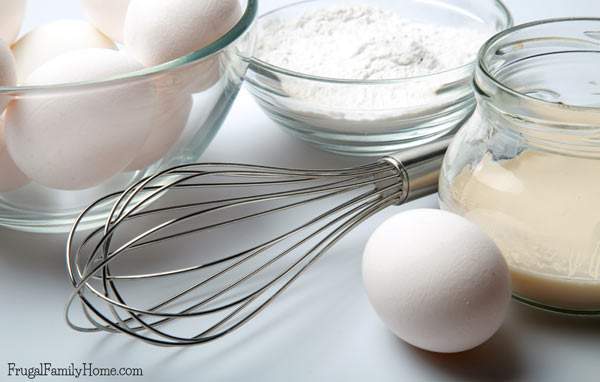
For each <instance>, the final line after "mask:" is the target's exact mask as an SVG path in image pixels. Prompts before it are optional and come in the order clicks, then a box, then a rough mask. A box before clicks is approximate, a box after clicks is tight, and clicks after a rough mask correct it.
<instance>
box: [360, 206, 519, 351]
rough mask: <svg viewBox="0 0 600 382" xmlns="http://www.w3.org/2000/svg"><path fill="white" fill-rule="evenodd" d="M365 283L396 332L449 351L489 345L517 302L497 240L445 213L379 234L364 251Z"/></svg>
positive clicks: (396, 222)
mask: <svg viewBox="0 0 600 382" xmlns="http://www.w3.org/2000/svg"><path fill="white" fill-rule="evenodd" d="M363 280H364V284H365V287H366V290H367V295H368V297H369V300H370V301H371V304H372V305H373V307H374V308H375V310H376V312H377V313H378V314H379V316H380V317H381V319H382V320H383V322H384V323H385V324H386V325H387V326H388V327H389V329H390V330H391V331H392V332H394V333H395V334H396V335H397V336H398V337H400V338H401V339H403V340H404V341H406V342H408V343H410V344H412V345H414V346H416V347H419V348H422V349H425V350H430V351H434V352H443V353H452V352H460V351H464V350H468V349H471V348H474V347H476V346H478V345H480V344H482V343H483V342H485V341H486V340H488V339H489V338H490V337H491V336H492V335H493V334H494V333H495V332H496V331H497V330H498V328H499V327H500V326H501V324H502V322H503V320H504V318H505V315H506V311H507V308H508V305H509V302H510V296H511V290H510V277H509V271H508V266H507V264H506V262H505V260H504V258H503V257H502V255H501V253H500V250H499V249H498V247H497V246H496V245H495V244H494V242H493V241H492V240H491V239H490V238H489V237H488V236H486V235H485V234H484V233H483V231H482V230H481V229H480V228H479V227H477V226H476V225H474V224H473V223H471V222H469V221H467V220H466V219H464V218H462V217H460V216H457V215H454V214H451V213H449V212H444V211H440V210H427V209H423V210H412V211H408V212H405V213H402V214H399V215H396V216H394V217H392V218H390V219H389V220H387V221H386V222H384V223H383V224H382V225H381V226H380V227H379V228H377V230H376V231H375V232H374V233H373V235H372V236H371V238H370V239H369V241H368V243H367V246H366V248H365V253H364V258H363Z"/></svg>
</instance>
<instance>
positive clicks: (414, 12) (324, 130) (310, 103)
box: [247, 0, 513, 156]
mask: <svg viewBox="0 0 600 382" xmlns="http://www.w3.org/2000/svg"><path fill="white" fill-rule="evenodd" d="M353 3H356V4H363V5H364V4H367V5H373V6H376V7H378V8H381V9H386V10H388V9H389V10H396V11H398V12H399V13H400V14H401V15H403V16H404V17H405V18H407V19H411V20H414V21H419V22H424V23H429V24H436V25H442V26H449V27H461V28H476V29H477V30H483V31H485V33H489V36H490V37H491V36H492V35H493V34H495V33H496V32H497V31H500V30H504V29H506V28H507V27H510V26H512V23H513V21H512V17H511V15H510V13H509V11H508V10H507V8H506V7H505V6H504V5H503V4H502V2H500V1H497V0H481V1H468V0H439V1H438V0H432V1H420V0H358V1H350V2H348V1H347V0H344V1H342V0H311V1H303V2H299V3H294V4H291V5H287V6H284V7H282V8H279V9H276V10H274V11H271V12H269V13H267V14H265V15H263V16H261V17H259V20H258V22H257V36H258V38H259V41H260V39H268V38H269V37H268V35H264V34H263V33H262V31H261V29H262V25H264V23H266V22H270V21H272V20H277V19H278V20H291V19H297V18H298V17H299V16H300V15H302V14H303V13H304V12H307V11H312V10H315V9H320V8H325V7H332V6H333V7H335V6H338V5H342V4H343V5H348V4H353ZM482 43H483V41H482ZM332 49H336V47H332ZM474 53H476V52H474ZM474 59H475V57H474ZM474 59H473V61H474ZM473 69H474V62H470V63H468V64H465V65H463V66H461V67H457V68H455V69H451V70H448V71H444V72H440V73H433V74H431V75H424V76H418V77H411V78H398V79H387V80H347V79H343V80H342V79H335V78H324V77H318V76H313V75H308V74H304V73H297V72H294V71H291V70H287V69H285V68H282V67H278V66H274V65H271V64H270V63H268V62H264V61H261V60H260V59H258V58H257V57H256V56H255V57H253V59H252V62H251V65H250V68H249V70H248V74H247V83H248V84H249V90H250V92H251V93H252V94H253V95H254V97H255V98H256V100H257V101H258V104H259V105H260V106H261V107H262V109H263V110H264V111H265V112H266V113H267V115H268V116H269V117H270V118H271V119H273V120H274V121H275V122H277V123H278V124H280V125H281V126H283V127H284V128H285V129H286V130H287V131H288V132H290V133H292V134H293V135H295V136H297V137H299V138H301V139H303V140H305V141H307V142H309V143H312V144H314V145H316V146H318V147H320V148H322V149H324V150H327V151H331V152H335V153H340V154H350V155H364V156H375V155H377V156H380V155H385V154H390V153H393V152H396V151H398V150H401V149H404V148H407V147H412V146H416V145H419V144H422V143H425V142H428V141H431V140H435V139H436V138H439V137H440V136H443V135H444V134H446V133H448V132H450V131H452V130H453V129H454V128H455V127H457V126H459V125H460V124H461V123H462V122H463V121H464V120H465V119H466V118H467V117H468V116H469V115H470V114H471V112H472V111H473V108H474V106H475V101H474V98H473V92H472V89H471V86H470V81H471V76H472V72H473ZM307 89H309V90H310V91H307ZM407 89H411V90H410V94H408V93H407ZM315 94H316V95H317V96H315ZM347 94H356V95H357V97H356V98H357V99H360V98H363V97H375V98H376V99H377V100H378V101H377V106H376V107H369V108H366V109H365V107H364V105H361V104H360V103H358V102H357V103H356V104H353V101H352V99H350V100H349V98H353V97H343V95H347ZM322 95H323V96H322ZM337 95H340V97H337ZM399 100H401V101H399Z"/></svg>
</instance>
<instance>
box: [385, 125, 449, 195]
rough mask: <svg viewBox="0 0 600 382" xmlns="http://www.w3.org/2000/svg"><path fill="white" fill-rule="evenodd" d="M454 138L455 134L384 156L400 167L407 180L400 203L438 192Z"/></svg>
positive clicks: (404, 178)
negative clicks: (445, 160)
mask: <svg viewBox="0 0 600 382" xmlns="http://www.w3.org/2000/svg"><path fill="white" fill-rule="evenodd" d="M452 139H454V135H450V136H448V137H444V138H443V139H439V140H436V141H433V142H430V143H427V144H424V145H421V146H418V147H413V148H410V149H406V150H403V151H400V152H398V153H395V154H392V155H390V156H388V157H386V158H384V160H385V161H387V162H390V163H392V164H393V165H394V166H396V168H398V170H399V171H400V172H401V173H402V176H403V180H404V182H405V184H404V185H403V187H402V188H403V190H402V191H403V192H402V197H401V198H400V202H399V203H398V204H402V203H406V202H410V201H411V200H415V199H419V198H421V197H423V196H427V195H430V194H433V193H435V192H437V190H438V182H439V177H440V171H441V168H442V162H443V161H444V155H445V154H446V150H447V149H448V146H449V145H450V143H451V142H452Z"/></svg>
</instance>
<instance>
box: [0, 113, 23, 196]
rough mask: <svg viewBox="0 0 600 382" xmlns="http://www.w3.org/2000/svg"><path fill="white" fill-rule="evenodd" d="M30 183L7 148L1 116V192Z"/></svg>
mask: <svg viewBox="0 0 600 382" xmlns="http://www.w3.org/2000/svg"><path fill="white" fill-rule="evenodd" d="M27 183H29V179H28V178H27V177H26V176H25V174H23V173H22V172H21V170H19V168H18V167H17V165H16V164H15V162H14V161H13V159H12V158H11V156H10V154H9V153H8V149H7V148H6V142H5V140H4V119H1V118H0V192H9V191H15V190H17V189H19V188H21V187H23V186H25V185H26V184H27Z"/></svg>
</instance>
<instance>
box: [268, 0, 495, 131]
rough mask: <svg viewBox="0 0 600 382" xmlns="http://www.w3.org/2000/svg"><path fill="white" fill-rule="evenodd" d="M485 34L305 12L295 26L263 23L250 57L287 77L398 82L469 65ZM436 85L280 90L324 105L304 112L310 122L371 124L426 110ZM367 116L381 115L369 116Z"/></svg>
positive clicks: (387, 17) (387, 18)
mask: <svg viewBox="0 0 600 382" xmlns="http://www.w3.org/2000/svg"><path fill="white" fill-rule="evenodd" d="M490 34H491V31H490V32H488V33H484V31H482V30H476V29H472V28H471V29H467V28H451V27H444V26H438V25H433V24H425V23H420V22H415V21H411V20H408V19H406V18H403V17H402V15H401V14H399V13H396V12H393V11H387V10H383V9H379V8H376V7H372V6H366V5H359V6H346V7H333V8H324V9H320V10H316V11H311V12H307V13H306V14H304V15H302V16H301V17H300V18H298V19H295V20H286V21H282V20H278V19H275V20H268V21H266V22H264V23H263V24H262V25H261V36H262V38H260V39H259V44H258V47H257V53H256V57H257V58H259V59H261V60H263V61H265V62H268V63H270V64H272V65H276V66H279V67H282V68H285V69H288V70H292V71H295V72H300V73H305V74H310V75H315V76H321V77H329V78H338V79H355V80H382V79H398V78H406V77H415V76H422V75H427V74H432V73H438V72H443V71H446V70H449V69H453V68H457V67H459V66H462V65H464V64H467V63H469V62H471V61H473V60H474V58H475V56H476V54H477V51H478V49H479V47H480V46H481V45H482V43H483V42H484V41H485V40H486V39H487V37H488V36H489V35H490ZM441 85H443V84H441V83H436V84H431V82H430V81H429V82H427V83H426V82H425V81H421V82H419V81H414V82H407V83H405V84H402V85H398V84H394V85H388V86H361V87H358V88H357V87H356V86H340V85H335V86H334V85H327V84H315V85H313V86H307V84H306V82H304V81H303V82H298V81H294V80H292V79H283V80H282V84H281V86H282V88H283V90H284V91H285V92H286V93H288V94H289V95H291V96H293V97H294V98H296V99H299V100H306V101H311V103H316V104H318V105H321V106H323V109H322V110H310V112H311V113H312V115H313V116H316V117H327V118H329V119H341V120H349V121H363V120H365V119H366V120H370V121H373V122H376V120H381V119H389V118H393V119H397V118H399V117H400V116H401V115H402V114H404V113H405V112H408V113H412V112H414V110H410V111H408V110H404V111H401V112H398V109H399V108H406V107H418V106H423V105H425V104H428V103H430V102H431V98H432V97H434V94H435V92H436V90H438V89H439V87H440V86H441ZM428 98H429V99H428ZM302 107H303V106H302V105H300V106H299V108H302ZM325 109H327V111H325ZM392 109H393V110H392ZM332 110H334V111H332ZM372 110H379V111H381V113H380V114H379V115H375V116H374V115H373V114H372V113H370V111H372ZM301 111H303V112H309V110H301ZM367 111H369V112H367Z"/></svg>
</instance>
